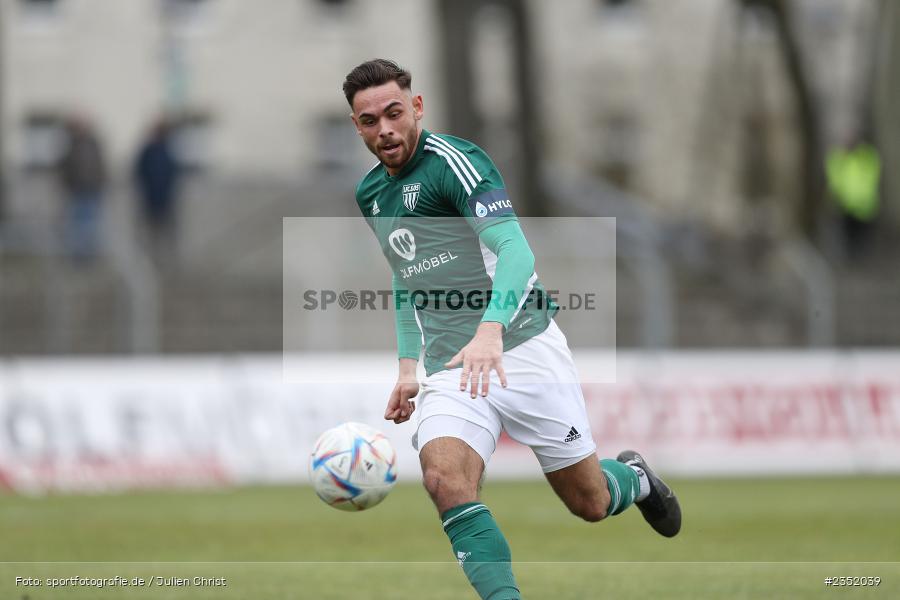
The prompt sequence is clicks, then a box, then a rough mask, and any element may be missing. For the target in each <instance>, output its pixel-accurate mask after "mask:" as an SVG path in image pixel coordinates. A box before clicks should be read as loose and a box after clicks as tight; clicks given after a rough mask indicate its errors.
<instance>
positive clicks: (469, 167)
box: [356, 131, 558, 375]
mask: <svg viewBox="0 0 900 600" xmlns="http://www.w3.org/2000/svg"><path fill="white" fill-rule="evenodd" d="M356 201H357V203H358V204H359V208H360V210H361V211H362V214H363V216H364V217H365V219H366V222H367V223H368V225H369V227H371V229H372V231H373V232H374V233H375V236H376V238H377V239H378V242H379V244H380V246H381V250H382V252H383V253H384V256H385V258H387V261H388V263H389V264H390V267H391V269H392V271H393V272H394V275H395V277H396V280H397V281H399V282H400V284H401V286H403V287H404V288H405V289H402V288H401V289H400V290H398V291H397V295H398V298H397V300H398V301H399V302H402V301H403V300H404V299H403V298H399V296H401V295H403V292H408V294H409V295H408V297H407V298H406V300H411V301H412V304H413V306H414V307H415V314H416V319H417V321H418V323H419V327H420V329H421V331H422V334H423V337H424V341H425V371H426V373H427V374H429V375H431V374H432V373H434V372H437V371H440V370H443V369H444V368H445V367H444V363H446V362H447V361H449V360H450V359H451V358H452V357H453V356H454V355H455V354H456V353H457V352H459V350H460V349H461V348H462V347H463V346H465V345H466V344H467V343H468V342H469V341H470V340H471V339H472V337H473V336H474V335H475V331H476V329H477V328H478V325H479V323H480V322H481V320H482V317H483V315H484V313H485V310H486V309H487V307H488V305H489V303H491V302H500V303H507V304H505V306H511V307H514V309H515V312H514V313H513V315H512V319H511V321H510V322H509V324H508V325H507V327H506V329H505V331H504V333H503V347H504V350H509V349H510V348H514V347H515V346H517V345H519V344H521V343H522V342H524V341H526V340H528V339H529V338H531V337H534V336H535V335H537V334H539V333H541V332H542V331H544V330H545V329H546V328H547V326H548V325H549V324H550V319H551V318H552V317H553V315H554V314H555V312H556V310H557V309H558V307H557V306H556V304H555V303H553V302H552V301H551V299H549V298H548V297H547V295H546V291H545V290H544V288H543V286H542V285H541V283H540V281H539V280H538V279H537V275H536V274H535V273H533V274H532V277H531V278H530V279H529V280H528V284H527V286H526V289H525V290H524V293H523V294H521V297H518V296H520V295H519V294H515V296H516V297H507V298H501V297H498V296H497V295H491V290H492V281H493V276H494V270H495V266H496V261H497V257H496V255H494V253H493V252H491V251H490V249H488V248H487V247H486V246H485V245H484V244H483V243H482V242H481V241H480V240H479V237H478V234H479V233H481V232H482V231H484V229H486V228H487V227H490V226H492V225H494V224H497V223H501V222H505V221H510V220H513V221H515V220H516V215H515V212H514V210H513V207H512V203H511V201H510V199H509V196H508V195H507V193H506V189H505V187H504V184H503V178H502V177H501V176H500V173H499V172H498V171H497V168H496V167H495V166H494V163H493V162H492V161H491V159H490V157H488V155H487V154H486V153H485V152H484V151H483V150H482V149H481V148H479V147H478V146H476V145H475V144H473V143H471V142H468V141H466V140H462V139H460V138H457V137H453V136H449V135H444V134H441V135H437V134H433V133H430V132H428V131H422V134H421V136H420V138H419V143H418V145H417V147H416V150H415V152H414V154H413V156H412V158H411V159H410V160H409V162H407V163H406V165H405V166H404V167H403V169H402V170H401V171H400V172H399V173H397V175H395V176H390V175H388V173H387V170H386V169H385V168H384V166H383V165H382V164H381V163H379V164H377V165H376V166H375V167H373V168H372V169H371V170H370V171H369V172H368V173H367V174H366V176H365V177H364V178H363V180H362V181H361V182H360V184H359V186H358V187H357V191H356ZM510 303H511V304H510Z"/></svg>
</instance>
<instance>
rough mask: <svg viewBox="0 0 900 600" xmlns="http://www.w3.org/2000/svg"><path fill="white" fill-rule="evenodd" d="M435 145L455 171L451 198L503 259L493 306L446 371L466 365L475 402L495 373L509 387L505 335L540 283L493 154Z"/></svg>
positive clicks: (448, 187) (466, 383)
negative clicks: (531, 286)
mask: <svg viewBox="0 0 900 600" xmlns="http://www.w3.org/2000/svg"><path fill="white" fill-rule="evenodd" d="M432 143H433V144H435V146H436V150H440V151H441V152H442V153H443V155H444V156H445V158H446V162H447V165H448V167H449V168H447V169H445V171H444V178H443V182H442V185H443V192H444V195H445V197H447V198H448V199H449V200H450V201H451V202H452V203H453V204H454V205H455V206H456V208H457V210H458V211H459V214H460V215H462V216H463V217H464V218H465V219H466V220H467V221H468V222H469V224H470V225H471V226H472V229H474V231H475V233H476V234H478V236H479V239H480V240H481V242H482V243H483V244H484V245H485V246H486V247H487V248H489V249H490V250H491V251H492V252H493V253H494V254H495V255H496V256H497V264H496V269H495V273H494V282H493V284H492V290H491V301H490V302H489V305H488V308H487V310H486V311H485V313H484V315H483V316H482V321H481V323H480V324H479V326H478V329H477V330H476V333H475V336H474V337H473V338H472V340H471V341H470V342H469V343H468V344H466V345H465V346H464V347H463V348H462V349H461V350H460V351H459V352H457V353H456V355H454V356H453V358H451V359H450V361H449V362H447V363H446V364H445V365H444V366H446V367H448V368H453V367H456V366H459V365H462V375H461V376H460V382H459V387H460V390H465V389H466V388H469V389H470V390H471V395H472V397H473V398H474V397H475V396H476V395H477V392H478V389H479V383H480V388H481V395H482V396H487V393H488V389H489V387H490V372H491V371H492V370H495V371H497V375H498V376H499V378H500V383H501V385H502V386H503V387H506V384H507V382H506V373H505V372H504V371H503V332H504V330H505V329H506V328H507V327H508V326H509V323H510V321H511V320H512V318H513V317H514V316H515V314H516V312H517V311H518V310H519V308H520V307H521V304H522V299H523V297H524V296H527V292H528V288H529V286H530V285H531V284H533V283H534V280H533V279H532V276H533V275H534V255H533V254H532V252H531V249H530V248H529V247H528V242H527V241H526V240H525V236H524V235H523V234H522V230H521V228H520V227H519V224H518V222H517V219H516V215H515V212H514V211H513V208H512V203H511V202H510V200H509V196H508V195H507V192H506V186H505V184H504V182H503V177H502V176H501V175H500V172H499V171H498V170H497V167H496V166H495V165H494V163H493V161H492V160H491V158H490V157H489V156H488V155H487V153H486V152H484V150H482V149H481V148H479V147H477V146H475V145H474V144H470V143H468V142H465V141H463V140H457V139H448V138H446V137H445V138H444V139H442V138H440V137H438V139H437V141H434V142H432ZM479 380H480V381H479Z"/></svg>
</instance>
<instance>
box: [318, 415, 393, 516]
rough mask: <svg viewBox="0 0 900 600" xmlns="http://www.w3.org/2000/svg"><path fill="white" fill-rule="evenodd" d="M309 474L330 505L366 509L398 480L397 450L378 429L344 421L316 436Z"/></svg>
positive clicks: (342, 508)
mask: <svg viewBox="0 0 900 600" xmlns="http://www.w3.org/2000/svg"><path fill="white" fill-rule="evenodd" d="M309 478H310V481H311V482H312V485H313V488H315V490H316V494H318V496H319V498H321V499H322V501H323V502H325V503H326V504H328V505H329V506H333V507H334V508H338V509H340V510H346V511H359V510H366V509H367V508H372V507H373V506H375V505H376V504H378V503H379V502H381V501H382V500H384V498H385V497H386V496H387V495H388V493H390V491H391V489H392V488H393V487H394V484H396V483H397V453H396V452H395V451H394V446H393V445H392V444H391V441H390V440H389V439H387V437H385V435H384V434H383V433H381V432H380V431H378V430H377V429H375V428H373V427H370V426H368V425H364V424H362V423H342V424H341V425H338V426H337V427H333V428H332V429H329V430H328V431H326V432H325V433H323V434H322V435H320V436H319V439H318V440H316V445H315V446H314V447H313V451H312V454H311V455H310V457H309Z"/></svg>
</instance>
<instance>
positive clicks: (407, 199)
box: [403, 183, 422, 212]
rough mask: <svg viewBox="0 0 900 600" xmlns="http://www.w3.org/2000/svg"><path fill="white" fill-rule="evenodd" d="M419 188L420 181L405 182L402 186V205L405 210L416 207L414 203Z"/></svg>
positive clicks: (411, 209)
mask: <svg viewBox="0 0 900 600" xmlns="http://www.w3.org/2000/svg"><path fill="white" fill-rule="evenodd" d="M421 189H422V184H421V183H407V184H405V185H404V186H403V206H405V207H406V210H408V211H409V212H412V211H414V210H415V209H416V203H417V202H418V201H419V191H420V190H421Z"/></svg>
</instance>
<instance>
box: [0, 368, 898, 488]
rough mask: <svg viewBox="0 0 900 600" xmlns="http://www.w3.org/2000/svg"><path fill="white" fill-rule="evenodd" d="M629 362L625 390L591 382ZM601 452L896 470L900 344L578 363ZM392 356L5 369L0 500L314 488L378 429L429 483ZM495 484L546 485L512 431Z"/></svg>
mask: <svg viewBox="0 0 900 600" xmlns="http://www.w3.org/2000/svg"><path fill="white" fill-rule="evenodd" d="M613 358H615V359H616V361H617V362H616V370H617V382H616V383H595V382H593V381H592V378H591V376H590V375H591V373H592V372H595V370H596V369H598V368H599V366H600V365H601V363H602V364H604V365H606V366H608V361H609V360H611V359H613ZM577 360H578V363H579V369H580V371H581V373H582V377H583V389H584V392H585V398H586V404H587V408H588V412H589V414H590V419H591V424H592V430H593V431H592V433H593V436H594V438H595V440H596V441H597V443H598V445H599V452H600V453H601V455H604V456H614V455H615V454H616V453H617V452H618V451H619V450H621V449H623V448H627V447H632V448H635V449H638V450H640V451H641V452H643V453H644V454H645V455H646V456H647V457H648V458H649V459H650V460H652V461H653V464H654V466H656V467H657V468H658V469H659V470H660V471H662V472H663V473H667V474H672V475H678V476H716V475H730V474H734V475H748V476H749V475H756V474H766V475H769V474H779V473H780V474H862V473H897V472H900V371H898V369H897V366H898V365H900V351H889V352H887V351H886V352H815V353H808V352H766V353H760V352H690V353H689V352H673V353H661V354H652V355H651V354H635V353H619V355H618V356H617V357H612V356H611V355H608V354H602V353H597V352H580V353H579V354H578V356H577ZM395 364H396V363H395V359H394V358H393V356H392V355H390V354H358V355H337V354H334V355H321V354H319V355H316V356H315V357H311V356H300V355H298V356H294V357H291V358H288V359H283V358H282V357H281V356H280V355H255V356H236V357H204V356H199V357H198V356H190V357H188V356H183V357H172V358H136V359H131V358H90V359H53V360H35V359H27V360H25V359H22V360H17V359H13V360H6V361H3V362H0V491H3V490H6V491H12V492H19V493H44V492H47V491H58V492H70V491H71V492H85V491H90V492H96V491H118V490H123V489H134V488H146V487H153V488H157V487H191V486H209V485H238V484H255V483H302V482H304V481H306V479H307V473H306V470H307V460H308V456H309V452H310V450H311V447H312V445H313V442H314V441H315V439H316V437H317V436H318V435H319V433H321V432H322V431H323V430H325V429H327V428H329V427H331V426H333V425H335V424H337V423H339V422H342V421H348V420H352V421H360V422H365V423H369V424H371V425H374V426H376V427H377V428H379V429H381V430H382V431H384V432H385V433H386V434H387V435H388V437H389V438H390V439H391V440H392V441H393V443H394V445H395V446H396V448H397V450H398V460H399V465H398V466H399V473H400V479H401V481H407V482H409V481H416V480H418V477H419V468H418V461H417V458H416V455H415V452H414V451H413V449H412V448H411V446H410V441H409V440H410V436H411V435H412V433H413V430H414V429H413V423H406V424H403V425H401V426H395V425H393V424H392V423H387V422H385V421H383V420H382V418H381V415H382V412H383V410H384V403H385V401H386V398H387V395H388V393H389V391H390V389H391V387H392V377H393V374H394V369H395ZM488 476H489V477H492V478H537V477H540V476H541V473H540V469H539V468H538V466H537V462H536V460H535V459H534V457H533V456H532V455H531V452H530V450H528V449H527V448H524V447H522V446H519V445H518V444H516V443H515V442H513V441H512V440H509V439H507V438H505V437H503V438H501V441H500V444H499V446H498V449H497V452H496V453H495V455H494V457H493V459H492V461H491V464H490V465H489V468H488Z"/></svg>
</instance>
